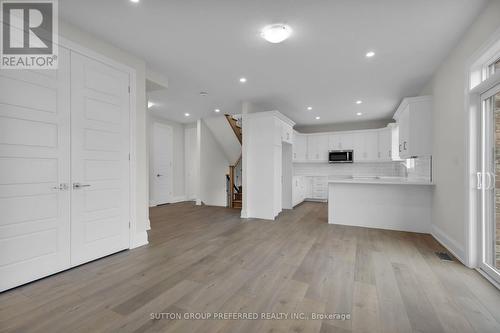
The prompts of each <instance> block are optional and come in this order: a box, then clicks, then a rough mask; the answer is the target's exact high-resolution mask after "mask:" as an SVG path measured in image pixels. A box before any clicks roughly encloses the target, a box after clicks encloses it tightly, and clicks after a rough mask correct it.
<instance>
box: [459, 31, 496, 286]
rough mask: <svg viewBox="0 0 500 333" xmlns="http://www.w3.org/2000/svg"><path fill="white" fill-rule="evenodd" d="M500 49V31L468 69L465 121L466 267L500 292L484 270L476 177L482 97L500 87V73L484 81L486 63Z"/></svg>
mask: <svg viewBox="0 0 500 333" xmlns="http://www.w3.org/2000/svg"><path fill="white" fill-rule="evenodd" d="M498 49H500V29H498V30H497V31H496V32H495V33H493V35H492V36H491V38H489V40H488V41H487V42H486V43H485V44H484V45H483V46H482V47H481V48H480V49H478V50H477V51H476V52H475V53H474V54H473V56H472V57H471V58H470V60H469V62H468V63H467V64H466V66H465V69H464V70H465V77H466V78H467V79H466V80H465V87H464V92H465V112H464V113H463V116H464V119H465V130H466V136H465V140H464V150H465V157H466V158H465V162H466V163H465V174H464V177H465V180H466V181H465V188H464V190H465V202H466V204H465V205H464V216H465V219H466V223H465V249H464V252H465V253H464V257H463V258H462V260H463V263H464V264H465V265H467V266H468V267H469V268H474V269H476V270H477V271H478V272H479V273H481V274H482V275H483V276H484V277H485V278H486V279H488V280H489V281H490V282H491V283H492V284H494V285H495V286H496V287H497V288H500V284H498V283H497V282H496V281H495V280H493V278H491V277H490V276H489V275H488V274H486V273H485V272H484V271H483V270H482V269H481V268H480V263H481V258H480V256H481V253H480V251H479V246H480V244H481V240H480V238H479V237H480V236H481V232H480V221H479V214H480V211H479V210H480V207H479V204H480V201H479V193H478V190H477V177H476V173H477V172H479V171H481V170H480V163H479V159H480V151H479V149H478V146H479V135H480V129H481V128H480V126H481V123H480V118H479V117H480V116H481V112H482V105H481V104H482V101H481V95H482V94H484V93H485V92H487V91H488V90H490V89H491V88H493V87H494V86H496V85H497V84H499V83H500V72H498V73H495V74H494V75H492V76H491V77H489V78H488V79H486V80H484V81H482V73H483V68H484V63H485V62H486V61H487V60H488V59H490V58H491V54H493V53H496V52H498Z"/></svg>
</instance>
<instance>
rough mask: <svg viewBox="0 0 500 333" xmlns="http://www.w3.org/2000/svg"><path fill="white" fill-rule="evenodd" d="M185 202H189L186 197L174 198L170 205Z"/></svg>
mask: <svg viewBox="0 0 500 333" xmlns="http://www.w3.org/2000/svg"><path fill="white" fill-rule="evenodd" d="M183 201H188V200H187V197H186V196H185V195H182V196H178V197H173V198H172V200H171V202H170V203H177V202H183Z"/></svg>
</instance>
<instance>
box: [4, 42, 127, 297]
mask: <svg viewBox="0 0 500 333" xmlns="http://www.w3.org/2000/svg"><path fill="white" fill-rule="evenodd" d="M128 85H129V76H128V74H127V73H124V72H121V71H119V70H117V69H114V68H112V67H110V66H108V65H105V64H103V63H101V62H98V61H96V60H93V59H91V58H88V57H85V56H83V55H80V54H78V53H75V52H72V51H69V50H67V49H64V48H60V50H59V69H58V70H57V71H55V70H39V71H35V70H30V71H24V70H23V71H18V70H9V71H0V291H3V290H6V289H10V288H12V287H15V286H18V285H21V284H24V283H27V282H30V281H33V280H36V279H38V278H41V277H44V276H47V275H50V274H53V273H55V272H58V271H61V270H64V269H67V268H70V267H72V266H76V265H79V264H81V263H84V262H87V261H91V260H93V259H96V258H99V257H102V256H105V255H108V254H111V253H114V252H117V251H120V250H123V249H126V248H128V247H129V155H128V154H129V93H128Z"/></svg>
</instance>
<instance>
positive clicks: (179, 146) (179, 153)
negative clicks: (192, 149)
mask: <svg viewBox="0 0 500 333" xmlns="http://www.w3.org/2000/svg"><path fill="white" fill-rule="evenodd" d="M148 118H149V121H148V133H149V147H150V148H149V161H150V162H149V197H150V202H151V201H152V199H153V185H152V181H153V179H154V178H153V177H154V171H153V158H154V156H153V149H151V147H153V124H154V123H155V122H157V123H160V124H163V125H167V126H170V127H171V128H172V130H173V143H172V147H173V151H172V169H173V170H172V172H173V188H172V202H179V201H184V200H186V188H185V175H184V173H185V169H186V167H185V157H184V154H185V149H184V125H182V124H179V123H176V122H174V121H170V120H166V119H163V118H161V117H158V116H155V115H150V116H149V117H148ZM166 144H167V143H165V146H166Z"/></svg>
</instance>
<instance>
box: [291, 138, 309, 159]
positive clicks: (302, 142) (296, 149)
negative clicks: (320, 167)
mask: <svg viewBox="0 0 500 333" xmlns="http://www.w3.org/2000/svg"><path fill="white" fill-rule="evenodd" d="M306 160H307V136H306V135H303V134H300V133H298V132H295V133H294V138H293V161H294V162H306Z"/></svg>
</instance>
